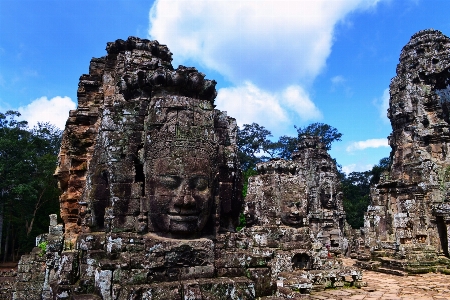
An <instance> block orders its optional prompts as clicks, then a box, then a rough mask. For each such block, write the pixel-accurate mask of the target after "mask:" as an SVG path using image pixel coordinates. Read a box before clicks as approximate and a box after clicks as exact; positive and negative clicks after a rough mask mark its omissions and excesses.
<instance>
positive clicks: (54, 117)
mask: <svg viewBox="0 0 450 300" xmlns="http://www.w3.org/2000/svg"><path fill="white" fill-rule="evenodd" d="M75 108H76V104H75V102H73V101H72V99H70V98H69V97H67V96H65V97H61V96H56V97H53V98H51V99H50V100H49V99H48V98H47V97H45V96H44V97H40V98H38V99H36V100H33V101H32V102H31V103H30V104H28V105H26V106H21V107H19V108H18V109H17V110H18V111H19V112H20V113H21V114H22V116H21V117H22V118H23V119H24V120H26V121H28V125H29V127H33V126H34V125H36V124H37V123H38V122H49V123H51V124H53V125H55V126H57V127H59V128H61V129H64V126H65V124H66V121H67V118H68V117H69V110H71V109H75Z"/></svg>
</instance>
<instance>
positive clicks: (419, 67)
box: [362, 30, 450, 272]
mask: <svg viewBox="0 0 450 300" xmlns="http://www.w3.org/2000/svg"><path fill="white" fill-rule="evenodd" d="M449 53H450V39H449V38H448V37H447V36H445V35H443V34H442V33H441V32H439V31H436V30H424V31H420V32H418V33H416V34H414V35H413V36H412V38H411V40H410V41H409V42H408V44H407V45H406V46H405V47H404V48H403V49H402V52H401V55H400V63H399V64H398V66H397V75H396V77H394V78H393V79H392V81H391V85H390V100H389V110H388V117H389V119H390V121H391V124H392V129H393V132H392V134H391V135H390V136H389V144H390V145H391V148H392V151H391V160H392V165H391V167H390V169H389V171H388V172H387V173H385V174H384V175H383V176H382V178H381V180H380V183H379V184H378V185H376V186H375V187H373V188H372V189H371V205H370V206H369V208H368V211H367V213H366V216H365V224H364V232H365V243H366V247H368V249H370V250H371V251H372V254H373V255H375V256H380V255H381V256H388V258H386V259H383V258H381V265H382V267H381V268H380V270H382V269H384V268H391V269H392V268H396V269H401V270H403V271H408V272H415V271H421V272H424V271H430V270H432V267H430V266H433V265H440V264H443V263H444V262H446V259H444V258H442V257H441V258H439V257H438V256H439V255H441V254H445V255H447V256H448V236H447V234H446V233H445V232H448V228H449V224H450V223H449V216H450V215H449V214H448V210H447V209H446V207H448V203H447V202H448V201H450V198H449V197H448V191H449V189H448V188H449V183H448V181H449V177H448V175H447V174H448V170H449V166H450V159H449V156H448V155H447V154H448V153H449V141H450V133H449V129H450V127H449V116H448V111H449V110H448V105H449V104H448V103H449V101H448V100H449V99H450V98H449V93H448V91H449V84H450V75H449V74H450V73H449V71H450V56H449ZM362 257H364V255H362ZM365 257H366V258H367V255H366V256H365ZM377 260H379V259H377ZM446 263H448V262H446ZM378 264H380V263H378ZM362 265H364V263H362ZM374 266H377V264H374V263H371V265H370V266H369V267H371V268H373V267H374Z"/></svg>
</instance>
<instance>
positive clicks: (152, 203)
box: [15, 37, 255, 299]
mask: <svg viewBox="0 0 450 300" xmlns="http://www.w3.org/2000/svg"><path fill="white" fill-rule="evenodd" d="M106 50H107V52H108V54H107V55H106V56H105V57H102V58H98V59H97V58H94V59H92V61H91V64H90V67H89V74H88V75H83V76H81V78H80V83H79V87H78V108H77V110H75V111H71V112H70V116H69V119H68V121H67V124H66V129H65V131H64V134H63V141H62V147H61V152H60V155H59V164H58V168H57V170H56V172H55V173H56V176H57V177H58V179H59V185H60V187H61V189H62V191H63V194H62V196H61V198H60V202H61V216H62V219H63V221H64V227H65V233H64V241H62V240H61V238H62V235H58V236H57V238H54V239H53V238H52V239H50V238H49V239H48V243H49V246H48V247H47V248H48V251H47V253H46V258H47V259H46V264H45V270H44V271H43V272H41V275H42V276H41V277H42V278H41V277H39V280H37V281H36V282H29V283H26V282H21V283H20V284H18V285H17V288H16V292H15V298H16V299H22V298H21V297H24V295H25V294H26V291H27V290H29V289H30V288H31V287H32V288H33V289H35V290H36V291H37V292H36V295H35V296H36V299H41V298H43V299H53V298H55V299H68V298H72V297H75V298H76V297H85V296H83V295H87V294H90V295H91V296H92V294H96V295H97V296H98V297H101V298H102V299H129V298H130V297H134V298H135V297H138V299H141V298H143V299H150V298H151V299H177V298H179V299H181V298H182V295H185V294H192V295H193V297H195V298H196V299H202V298H204V299H223V298H224V297H225V295H226V294H227V293H228V294H231V293H233V294H234V295H235V296H234V297H237V298H241V299H249V298H253V297H254V294H255V289H254V286H253V282H252V280H250V279H248V278H246V277H242V276H231V277H232V278H231V277H230V278H216V277H217V276H216V272H215V269H216V258H215V255H216V253H215V240H216V239H217V238H218V235H220V234H223V233H224V232H229V231H235V228H236V226H237V225H238V217H239V213H240V212H241V207H242V195H241V188H242V182H241V173H240V170H239V168H238V162H237V155H236V151H237V148H236V131H237V126H236V122H235V120H234V119H233V118H230V117H228V116H227V115H226V113H224V112H221V111H219V110H216V109H214V98H215V96H216V90H215V82H214V81H211V80H207V79H204V77H205V75H204V74H202V73H200V72H198V71H197V70H196V69H194V68H188V67H184V66H180V67H178V68H177V69H174V68H173V67H172V65H171V63H170V62H171V60H172V59H171V53H170V51H169V50H168V48H167V47H166V46H164V45H160V44H159V43H158V42H156V41H148V40H143V39H138V38H134V37H130V38H128V40H126V41H123V40H117V41H115V42H113V43H108V45H107V49H106ZM58 226H60V225H58ZM60 227H61V226H60ZM52 228H53V227H52ZM55 228H56V227H55ZM58 228H59V227H58ZM61 232H62V228H61ZM48 236H49V237H52V235H51V234H50V235H48ZM26 261H38V262H41V261H42V259H40V257H39V258H38V257H37V253H34V254H31V255H30V256H29V257H26V258H25V257H24V263H23V265H24V266H27V265H28V264H26V263H25V262H26ZM25 275H27V274H24V276H25ZM198 279H201V281H197V280H198ZM40 280H42V281H40ZM162 283H164V284H162ZM149 295H152V296H151V297H150V296H149ZM92 297H93V296H92ZM148 297H150V298H148ZM152 297H153V298H152ZM30 299H31V298H30Z"/></svg>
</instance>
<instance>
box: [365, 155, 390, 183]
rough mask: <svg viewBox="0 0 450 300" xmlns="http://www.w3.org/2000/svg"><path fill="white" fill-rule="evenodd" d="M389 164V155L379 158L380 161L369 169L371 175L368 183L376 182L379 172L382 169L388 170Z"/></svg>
mask: <svg viewBox="0 0 450 300" xmlns="http://www.w3.org/2000/svg"><path fill="white" fill-rule="evenodd" d="M390 166H391V159H390V157H384V158H382V159H380V162H379V163H378V165H374V166H373V167H372V171H371V175H372V177H371V179H370V184H377V183H378V182H380V177H381V174H382V173H383V172H384V171H387V170H389V167H390Z"/></svg>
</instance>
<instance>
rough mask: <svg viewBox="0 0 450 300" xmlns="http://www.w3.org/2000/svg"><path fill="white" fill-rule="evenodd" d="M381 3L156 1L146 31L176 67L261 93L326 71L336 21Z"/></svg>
mask: <svg viewBox="0 0 450 300" xmlns="http://www.w3.org/2000/svg"><path fill="white" fill-rule="evenodd" d="M378 1H379V0H340V1H329V0H310V1H292V0H291V1H287V0H277V1H274V0H258V1H256V0H241V1H233V0H214V1H213V0H196V1H195V5H193V2H192V1H188V0H156V1H155V2H154V4H153V6H152V8H151V10H150V28H149V36H150V37H151V38H152V39H157V40H158V41H160V42H161V43H164V44H167V45H168V47H169V48H170V49H171V51H172V52H173V53H175V55H174V65H175V67H176V66H177V65H178V64H183V63H187V62H189V61H194V62H197V63H199V64H201V65H203V66H206V67H208V68H210V69H213V70H216V71H217V72H219V73H220V74H222V75H224V76H225V77H226V78H227V79H228V80H230V81H231V82H233V83H234V84H236V85H242V84H243V82H244V81H251V82H252V83H253V84H255V85H256V86H259V87H264V88H265V89H266V90H273V89H278V90H280V89H282V88H285V87H286V86H289V85H292V84H298V83H300V84H301V85H306V84H308V83H310V82H311V81H312V80H313V79H314V78H315V77H316V76H317V75H318V74H319V73H320V71H321V70H322V69H323V68H324V66H325V64H326V59H327V57H328V56H329V54H330V52H331V46H332V44H333V31H334V27H335V25H336V24H337V23H338V22H340V21H342V20H343V19H345V17H346V16H347V15H348V14H349V13H351V12H353V11H355V10H358V9H361V10H363V9H367V8H370V7H373V6H374V5H375V4H376V3H377V2H378Z"/></svg>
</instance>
